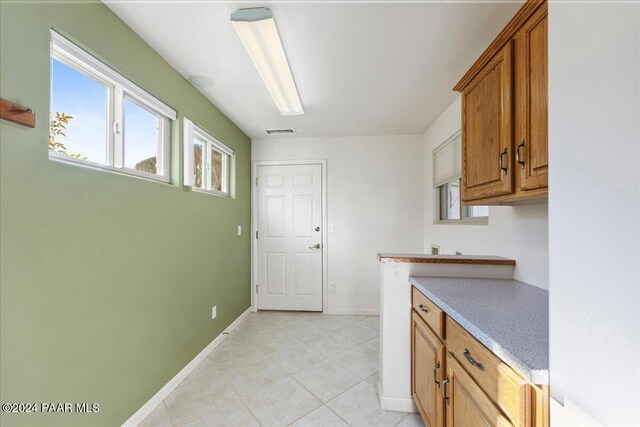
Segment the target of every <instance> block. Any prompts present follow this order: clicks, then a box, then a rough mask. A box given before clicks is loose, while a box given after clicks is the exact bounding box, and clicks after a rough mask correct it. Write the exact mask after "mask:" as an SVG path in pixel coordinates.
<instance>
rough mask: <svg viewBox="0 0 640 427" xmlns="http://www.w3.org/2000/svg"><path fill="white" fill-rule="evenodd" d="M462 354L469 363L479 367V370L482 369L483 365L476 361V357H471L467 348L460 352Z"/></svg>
mask: <svg viewBox="0 0 640 427" xmlns="http://www.w3.org/2000/svg"><path fill="white" fill-rule="evenodd" d="M462 354H463V355H464V358H465V359H467V361H468V362H469V363H471V364H472V365H473V366H475V367H478V368H480V369H481V370H483V371H484V365H483V364H482V363H480V362H478V361H477V360H476V359H474V358H473V357H471V353H470V352H469V350H468V349H466V348H465V349H464V353H462Z"/></svg>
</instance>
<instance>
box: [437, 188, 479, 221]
mask: <svg viewBox="0 0 640 427" xmlns="http://www.w3.org/2000/svg"><path fill="white" fill-rule="evenodd" d="M454 181H460V187H462V178H461V177H459V178H454V179H452V180H450V181H447V182H445V183H442V184H440V185H438V186H437V187H434V193H435V200H436V203H435V207H436V210H435V219H434V221H433V222H434V224H468V225H487V224H489V216H477V217H470V216H469V208H471V206H465V204H464V203H462V188H460V219H442V216H441V213H442V210H441V207H442V191H443V190H444V186H446V185H447V184H450V183H452V182H454Z"/></svg>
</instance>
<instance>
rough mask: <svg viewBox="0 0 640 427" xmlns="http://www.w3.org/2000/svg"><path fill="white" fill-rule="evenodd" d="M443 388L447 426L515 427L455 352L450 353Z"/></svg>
mask: <svg viewBox="0 0 640 427" xmlns="http://www.w3.org/2000/svg"><path fill="white" fill-rule="evenodd" d="M443 389H444V390H443V395H444V401H445V402H446V413H447V416H446V418H447V427H474V426H500V427H513V424H511V422H510V421H509V420H508V419H507V417H505V416H504V415H503V414H502V412H500V410H499V409H498V407H497V406H496V405H495V404H494V403H493V402H492V401H491V399H489V397H488V396H487V395H486V394H485V393H484V392H483V391H482V389H481V388H480V386H479V385H478V384H476V382H475V381H474V380H473V379H472V378H471V376H470V375H469V374H468V373H467V372H466V371H465V370H464V369H463V368H462V366H460V364H459V363H458V362H457V361H456V359H455V358H453V357H452V356H451V354H448V355H447V378H446V379H445V380H444V384H443Z"/></svg>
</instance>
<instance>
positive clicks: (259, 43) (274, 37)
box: [231, 7, 304, 116]
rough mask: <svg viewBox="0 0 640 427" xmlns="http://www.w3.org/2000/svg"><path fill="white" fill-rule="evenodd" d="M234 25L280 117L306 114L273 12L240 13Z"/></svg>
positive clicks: (252, 10) (233, 19)
mask: <svg viewBox="0 0 640 427" xmlns="http://www.w3.org/2000/svg"><path fill="white" fill-rule="evenodd" d="M231 22H232V23H233V26H234V27H235V29H236V31H237V32H238V35H239V36H240V39H241V40H242V43H243V44H244V47H245V49H247V52H249V56H250V57H251V60H252V61H253V63H254V64H255V66H256V68H257V69H258V72H259V73H260V77H262V80H263V81H264V84H265V85H266V86H267V89H268V90H269V93H270V94H271V97H272V98H273V100H274V101H275V103H276V105H277V106H278V109H279V110H280V113H281V114H282V115H285V116H290V115H296V114H304V110H303V109H302V103H301V102H300V97H299V96H298V91H297V89H296V84H295V82H294V81H293V76H292V75H291V69H290V68H289V63H288V62H287V56H286V55H285V53H284V48H283V47H282V42H281V41H280V35H279V34H278V28H277V27H276V23H275V21H274V20H273V15H272V14H271V11H270V10H269V9H267V8H265V7H255V8H249V9H238V10H237V11H235V12H234V13H232V14H231Z"/></svg>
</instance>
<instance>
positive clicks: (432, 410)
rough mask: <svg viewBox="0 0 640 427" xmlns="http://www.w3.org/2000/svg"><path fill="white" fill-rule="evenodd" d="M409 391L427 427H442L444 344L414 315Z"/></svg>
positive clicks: (412, 321)
mask: <svg viewBox="0 0 640 427" xmlns="http://www.w3.org/2000/svg"><path fill="white" fill-rule="evenodd" d="M411 323H412V327H411V343H412V349H413V351H412V352H411V358H412V361H411V366H412V380H411V389H412V394H413V399H414V400H415V402H416V405H417V406H418V410H419V411H420V415H421V416H422V419H423V420H424V423H425V425H426V426H429V427H442V426H443V425H444V411H443V405H444V401H443V399H442V393H441V386H442V378H443V376H444V372H445V365H444V364H445V359H444V353H445V351H444V344H442V342H441V341H440V340H439V339H438V337H437V336H436V335H435V334H434V333H433V332H432V331H431V329H429V327H428V326H427V324H426V323H425V321H424V320H422V317H420V316H419V315H418V314H417V313H416V312H415V311H414V312H413V313H412V315H411Z"/></svg>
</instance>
